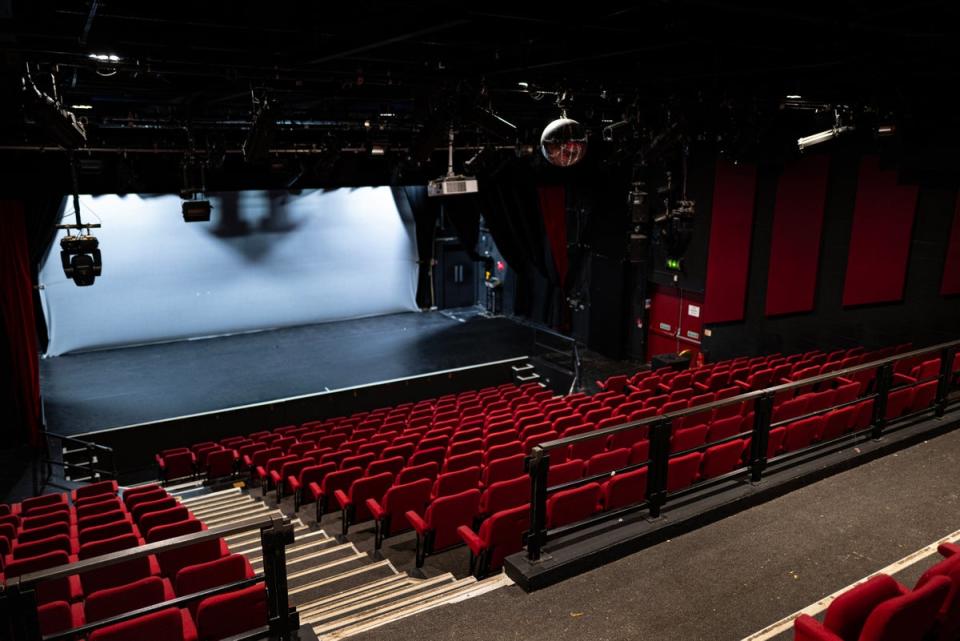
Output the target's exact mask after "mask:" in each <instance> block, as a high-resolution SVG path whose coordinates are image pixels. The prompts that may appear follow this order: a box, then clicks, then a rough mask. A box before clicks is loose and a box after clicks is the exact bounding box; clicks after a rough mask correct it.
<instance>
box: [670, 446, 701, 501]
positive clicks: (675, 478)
mask: <svg viewBox="0 0 960 641" xmlns="http://www.w3.org/2000/svg"><path fill="white" fill-rule="evenodd" d="M702 458H703V454H701V453H700V452H691V453H690V454H684V455H683V456H675V457H673V458H671V459H670V462H669V463H667V492H679V491H680V490H682V489H685V488H687V487H689V486H691V485H693V483H694V481H696V480H697V476H698V474H699V473H700V461H701V459H702Z"/></svg>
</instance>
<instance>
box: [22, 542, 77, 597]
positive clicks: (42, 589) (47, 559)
mask: <svg viewBox="0 0 960 641" xmlns="http://www.w3.org/2000/svg"><path fill="white" fill-rule="evenodd" d="M69 562H70V555H69V554H67V553H66V552H63V551H62V550H58V551H54V552H47V553H46V554H41V555H39V556H33V557H30V558H26V559H15V560H12V561H9V562H7V563H6V566H5V567H4V576H5V578H6V580H7V581H10V579H13V578H14V577H18V576H20V575H22V574H30V573H31V572H39V571H41V570H48V569H50V568H54V567H57V566H58V565H66V564H67V563H69ZM82 595H83V590H82V588H81V586H80V581H79V579H78V578H77V577H76V576H69V577H65V578H62V579H54V580H53V581H45V582H43V583H41V584H39V585H38V586H37V602H38V603H40V604H44V603H50V602H51V601H76V600H78V599H79V598H80V597H81V596H82Z"/></svg>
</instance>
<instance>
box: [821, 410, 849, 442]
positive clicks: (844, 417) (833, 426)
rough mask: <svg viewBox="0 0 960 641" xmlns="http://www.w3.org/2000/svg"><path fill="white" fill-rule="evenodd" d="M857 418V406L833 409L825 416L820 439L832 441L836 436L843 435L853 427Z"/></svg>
mask: <svg viewBox="0 0 960 641" xmlns="http://www.w3.org/2000/svg"><path fill="white" fill-rule="evenodd" d="M856 418H857V408H856V406H854V405H848V406H846V407H841V408H840V409H838V410H833V411H832V412H830V413H829V414H827V415H826V416H824V419H823V430H822V431H821V433H820V438H819V440H821V441H832V440H833V439H835V438H839V437H841V436H843V435H844V434H846V433H847V432H848V431H850V430H851V429H852V428H853V424H854V421H855V420H856Z"/></svg>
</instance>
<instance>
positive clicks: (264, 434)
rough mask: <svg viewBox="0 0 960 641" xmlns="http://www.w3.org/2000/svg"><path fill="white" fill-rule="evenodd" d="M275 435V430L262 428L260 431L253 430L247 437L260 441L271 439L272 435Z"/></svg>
mask: <svg viewBox="0 0 960 641" xmlns="http://www.w3.org/2000/svg"><path fill="white" fill-rule="evenodd" d="M273 435H274V434H273V432H271V431H269V430H261V431H259V432H253V433H252V434H247V438H249V439H251V440H254V441H260V440H263V439H270V437H272V436H273Z"/></svg>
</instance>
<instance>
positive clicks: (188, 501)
mask: <svg viewBox="0 0 960 641" xmlns="http://www.w3.org/2000/svg"><path fill="white" fill-rule="evenodd" d="M242 494H243V490H241V489H240V488H239V487H231V488H227V489H225V490H218V491H216V492H208V493H206V494H201V495H199V496H191V497H189V498H185V499H180V502H181V503H183V504H184V505H199V504H201V503H205V502H208V501H215V500H218V499H221V498H223V497H224V496H230V495H237V496H239V495H242Z"/></svg>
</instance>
